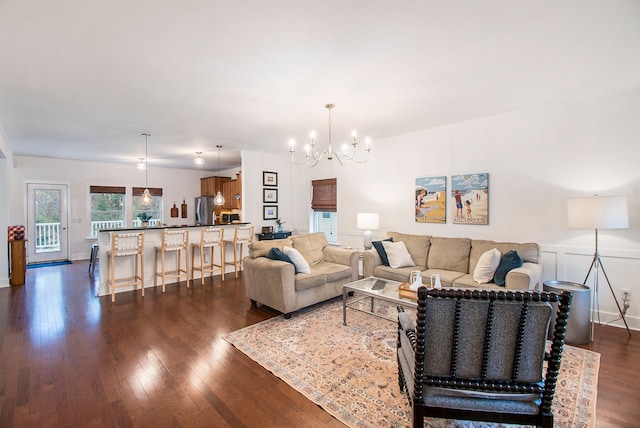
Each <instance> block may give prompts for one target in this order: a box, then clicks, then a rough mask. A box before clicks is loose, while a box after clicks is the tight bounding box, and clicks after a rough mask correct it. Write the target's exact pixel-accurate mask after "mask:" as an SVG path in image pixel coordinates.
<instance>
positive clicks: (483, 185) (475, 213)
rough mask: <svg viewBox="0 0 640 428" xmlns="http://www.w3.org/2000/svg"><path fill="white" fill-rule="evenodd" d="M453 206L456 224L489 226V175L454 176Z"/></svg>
mask: <svg viewBox="0 0 640 428" xmlns="http://www.w3.org/2000/svg"><path fill="white" fill-rule="evenodd" d="M451 206H452V207H453V208H452V209H451V219H452V220H451V221H452V223H454V224H483V225H484V224H489V174H488V173H486V172H483V173H477V174H462V175H452V176H451Z"/></svg>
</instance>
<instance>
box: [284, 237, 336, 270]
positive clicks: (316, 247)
mask: <svg viewBox="0 0 640 428" xmlns="http://www.w3.org/2000/svg"><path fill="white" fill-rule="evenodd" d="M290 238H291V241H292V242H293V247H294V248H295V249H296V250H298V251H300V254H302V256H303V257H304V259H305V260H306V261H307V262H308V263H309V264H310V265H311V266H313V265H316V264H318V263H320V262H322V261H324V254H323V253H322V250H323V249H324V247H326V246H327V245H329V243H328V242H327V237H326V236H325V235H324V232H316V233H309V234H306V235H292V236H291V237H290Z"/></svg>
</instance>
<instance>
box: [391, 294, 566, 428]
mask: <svg viewBox="0 0 640 428" xmlns="http://www.w3.org/2000/svg"><path fill="white" fill-rule="evenodd" d="M550 302H559V310H558V316H557V319H556V321H555V324H554V328H553V332H554V337H553V343H552V346H551V353H550V354H546V353H545V350H546V337H547V331H548V326H549V321H550V318H551V317H552V313H553V307H552V306H551V304H550ZM570 303H571V294H570V293H568V292H565V293H563V294H562V295H557V294H554V293H541V292H510V291H509V292H504V291H499V292H498V291H493V290H477V289H474V290H469V289H466V290H461V289H441V290H437V289H431V290H427V289H426V288H424V287H421V288H420V289H419V290H418V309H417V317H416V319H417V322H416V323H415V325H414V322H413V320H412V317H411V316H410V315H409V314H408V313H405V312H404V311H403V309H402V308H401V307H399V308H398V311H399V312H398V355H397V356H398V369H399V370H398V375H399V378H398V381H399V383H400V388H401V389H402V390H405V391H406V392H407V395H408V397H409V400H410V401H411V402H412V410H413V424H414V427H419V426H422V424H423V418H424V417H440V418H450V419H463V420H478V421H493V422H507V423H520V424H528V425H537V426H543V427H552V426H553V414H552V413H551V403H552V401H553V394H554V389H555V382H556V379H557V374H558V370H559V368H560V358H561V356H562V348H563V345H564V336H565V332H566V323H567V318H568V314H569V307H570ZM547 356H548V362H547V364H546V376H545V375H543V372H544V371H545V359H546V358H547Z"/></svg>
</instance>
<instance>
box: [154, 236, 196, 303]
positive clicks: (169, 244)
mask: <svg viewBox="0 0 640 428" xmlns="http://www.w3.org/2000/svg"><path fill="white" fill-rule="evenodd" d="M187 245H189V231H188V230H186V229H180V230H168V229H162V244H161V245H159V246H158V245H156V247H155V249H156V253H155V259H154V265H153V270H154V274H153V285H154V286H158V277H160V278H162V292H163V293H164V292H165V284H166V279H167V278H178V283H180V279H181V278H182V274H184V276H185V278H186V280H187V288H188V287H189V250H188V249H187ZM183 251H184V265H185V267H184V269H182V262H181V260H182V252H183ZM174 252H175V254H176V268H175V270H170V271H169V270H167V269H166V264H165V254H166V253H174ZM158 256H160V259H161V268H162V270H161V271H160V272H158Z"/></svg>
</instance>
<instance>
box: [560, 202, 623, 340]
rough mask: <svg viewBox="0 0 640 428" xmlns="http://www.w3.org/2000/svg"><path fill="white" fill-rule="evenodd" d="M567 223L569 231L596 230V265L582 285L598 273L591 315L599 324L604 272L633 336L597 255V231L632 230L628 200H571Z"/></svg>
mask: <svg viewBox="0 0 640 428" xmlns="http://www.w3.org/2000/svg"><path fill="white" fill-rule="evenodd" d="M567 208H568V220H569V228H571V229H594V230H595V232H596V233H595V235H596V236H595V237H596V248H595V252H594V253H593V261H592V262H591V266H590V267H589V271H588V272H587V276H586V277H585V278H584V282H583V284H584V285H586V284H587V280H588V279H589V275H591V271H595V278H594V288H593V290H594V291H593V301H592V305H591V311H592V314H593V311H594V310H597V313H598V323H599V322H600V306H599V304H598V277H599V274H598V273H599V271H600V270H602V274H603V275H604V278H605V279H606V280H607V285H608V286H609V290H611V295H612V296H613V300H614V301H615V302H616V306H617V307H618V313H619V314H620V318H621V319H622V322H624V326H625V327H626V328H627V333H629V336H631V331H630V330H629V326H628V325H627V320H626V319H625V317H624V312H623V311H622V308H621V307H620V303H618V299H617V298H616V293H615V292H614V291H613V287H612V286H611V281H609V277H608V276H607V272H605V270H604V266H603V264H602V259H600V253H599V251H598V229H626V228H628V227H629V210H628V208H627V198H626V197H624V196H608V197H597V196H596V197H592V198H575V199H569V201H568V204H567ZM593 325H594V323H593V322H592V323H591V340H593Z"/></svg>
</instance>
